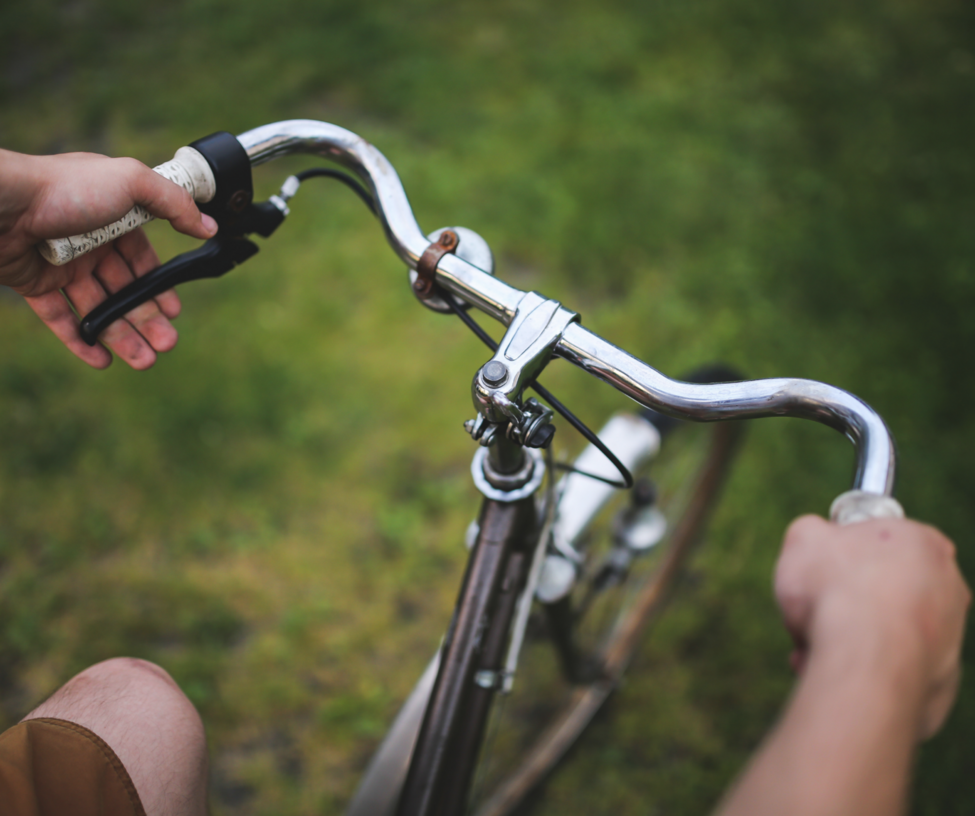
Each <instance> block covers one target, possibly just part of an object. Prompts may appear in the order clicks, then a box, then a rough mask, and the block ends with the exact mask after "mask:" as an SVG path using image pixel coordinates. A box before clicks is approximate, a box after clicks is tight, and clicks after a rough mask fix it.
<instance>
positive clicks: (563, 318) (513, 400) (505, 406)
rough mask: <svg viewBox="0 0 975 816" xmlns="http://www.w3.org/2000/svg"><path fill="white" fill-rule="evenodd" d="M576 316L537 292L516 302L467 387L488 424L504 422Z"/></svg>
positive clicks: (530, 293) (555, 301)
mask: <svg viewBox="0 0 975 816" xmlns="http://www.w3.org/2000/svg"><path fill="white" fill-rule="evenodd" d="M578 319H579V315H577V314H576V313H575V312H570V311H569V310H568V309H565V308H563V306H562V304H561V303H559V302H558V301H557V300H549V299H548V298H545V297H542V296H541V295H540V294H538V293H537V292H528V293H527V294H526V295H525V296H524V297H523V298H522V299H521V301H520V302H519V303H518V309H517V310H516V312H515V317H514V319H513V320H512V321H511V324H510V325H509V326H508V330H507V331H506V332H505V335H504V337H503V338H502V339H501V343H500V344H499V345H498V350H497V351H496V352H495V353H494V357H492V358H491V359H490V360H489V361H488V362H487V363H485V364H484V365H483V366H481V368H480V370H479V371H478V372H477V374H476V375H475V376H474V381H473V383H472V384H471V394H472V396H473V399H474V407H475V408H476V409H477V412H478V413H479V414H481V416H483V417H484V418H485V419H486V420H487V421H489V422H496V423H497V422H507V421H509V420H510V419H511V418H512V417H511V405H512V404H515V405H517V404H519V403H520V400H521V393H522V391H523V390H524V389H525V386H526V385H528V383H529V382H531V381H532V380H533V379H534V378H535V377H536V376H538V374H539V373H540V372H541V370H542V369H543V368H545V366H546V365H547V364H548V361H549V360H550V359H551V357H552V352H553V350H554V349H555V346H556V345H557V344H558V342H559V340H560V339H561V338H562V334H563V332H564V331H565V330H566V328H567V327H568V326H569V324H571V323H574V322H576V321H577V320H578Z"/></svg>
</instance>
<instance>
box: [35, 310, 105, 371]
mask: <svg viewBox="0 0 975 816" xmlns="http://www.w3.org/2000/svg"><path fill="white" fill-rule="evenodd" d="M24 299H25V300H26V301H27V304H28V305H29V306H30V307H31V309H33V310H34V313H35V314H36V315H37V316H38V317H39V318H40V319H41V320H42V321H43V322H44V325H45V326H47V327H48V328H49V329H50V330H51V331H52V332H54V336H55V337H57V338H58V340H60V341H61V342H62V343H64V345H65V346H67V348H68V351H70V352H71V353H72V354H74V355H75V357H78V358H79V359H81V360H84V362H86V363H88V365H90V366H92V367H93V368H99V369H101V368H108V367H109V366H110V365H111V364H112V355H111V354H110V353H109V351H108V350H107V349H106V348H105V347H104V346H101V345H97V344H96V345H94V346H89V345H88V344H87V343H86V342H85V341H84V340H82V339H81V332H80V331H79V329H78V318H77V316H76V315H75V313H74V312H73V311H72V309H71V306H70V305H69V304H68V301H67V300H65V297H64V295H62V294H61V293H60V292H48V293H47V294H44V295H39V296H38V297H27V298H24Z"/></svg>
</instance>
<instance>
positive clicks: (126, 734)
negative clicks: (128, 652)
mask: <svg viewBox="0 0 975 816" xmlns="http://www.w3.org/2000/svg"><path fill="white" fill-rule="evenodd" d="M39 717H56V718H57V719H61V720H69V721H71V722H74V723H77V724H78V725H82V726H84V727H85V728H87V729H88V730H89V731H92V732H94V733H95V734H97V735H98V736H99V737H101V738H102V739H103V740H105V742H107V743H108V744H109V745H110V746H111V747H112V750H113V751H115V753H116V754H117V755H118V758H119V759H120V760H122V764H123V765H125V768H126V770H127V771H128V772H129V776H131V777H132V782H133V784H134V785H135V788H136V790H137V791H138V792H139V798H140V799H142V804H143V807H145V809H146V814H147V816H204V814H205V813H206V779H207V752H206V737H205V735H204V733H203V723H202V722H201V721H200V715H199V714H197V712H196V709H195V708H194V707H193V704H192V703H191V702H190V701H189V700H188V699H187V697H186V695H185V694H183V692H182V691H181V690H180V688H179V686H177V685H176V683H175V681H174V680H173V678H171V677H170V676H169V675H168V674H167V673H166V672H165V671H164V670H163V669H161V668H159V666H157V665H155V664H154V663H149V662H148V661H146V660H138V659H136V658H132V657H117V658H114V659H112V660H106V661H104V662H102V663H97V664H95V665H94V666H91V667H90V668H88V669H85V670H84V671H83V672H81V673H80V674H77V675H75V676H74V677H72V678H71V679H70V680H69V681H68V682H67V683H65V684H64V685H63V686H61V688H60V689H58V690H57V691H56V692H55V693H54V694H53V695H52V696H51V697H50V698H48V699H47V700H45V701H44V702H43V703H41V704H40V705H39V706H38V707H37V708H35V709H34V710H33V711H32V712H31V713H30V714H28V715H27V716H26V717H24V719H25V720H33V719H37V718H39Z"/></svg>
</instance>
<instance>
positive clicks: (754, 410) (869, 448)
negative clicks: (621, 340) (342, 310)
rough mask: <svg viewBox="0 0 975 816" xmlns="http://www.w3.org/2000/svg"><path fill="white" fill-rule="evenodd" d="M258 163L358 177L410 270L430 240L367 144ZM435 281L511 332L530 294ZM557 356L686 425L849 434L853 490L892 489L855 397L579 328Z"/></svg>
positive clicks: (340, 139)
mask: <svg viewBox="0 0 975 816" xmlns="http://www.w3.org/2000/svg"><path fill="white" fill-rule="evenodd" d="M237 138H238V140H239V141H240V143H241V144H242V145H243V147H244V149H245V150H246V151H247V154H248V155H249V156H250V159H251V164H253V165H257V164H263V163H264V162H266V161H270V160H272V159H276V158H279V157H281V156H286V155H291V154H294V153H311V154H314V155H317V156H322V157H323V158H326V159H330V160H332V161H335V162H337V163H338V164H341V165H343V166H344V167H346V168H348V169H349V170H351V171H352V172H353V173H355V174H356V175H357V176H358V177H359V178H360V179H361V180H362V181H363V183H365V184H366V185H367V186H368V187H369V188H370V189H371V191H372V193H373V196H374V197H375V200H376V208H377V211H378V215H379V219H380V221H381V222H382V225H383V230H384V231H385V233H386V239H387V240H388V241H389V244H390V245H391V246H392V248H393V250H394V251H395V252H396V254H397V255H398V256H399V257H400V258H401V259H402V260H403V261H404V262H405V263H406V264H407V265H408V266H410V267H411V268H413V269H415V268H416V264H417V261H418V260H419V258H420V256H421V255H422V254H423V251H424V250H425V249H426V248H427V246H428V244H429V241H428V239H427V237H426V235H425V234H424V232H423V231H422V230H421V229H420V226H419V225H418V224H417V222H416V218H415V217H414V215H413V210H412V208H411V207H410V202H409V199H408V198H407V197H406V192H405V191H404V189H403V185H402V183H401V182H400V180H399V176H398V175H397V174H396V171H395V170H394V169H393V166H392V165H391V164H390V163H389V161H388V160H387V159H386V157H385V156H383V154H382V153H380V152H379V151H378V150H377V149H376V148H375V147H373V146H372V145H371V144H370V143H369V142H367V141H366V140H365V139H363V138H362V137H361V136H358V135H356V134H355V133H352V132H351V131H348V130H345V129H344V128H341V127H338V126H336V125H331V124H327V123H325V122H316V121H313V120H308V119H295V120H290V121H285V122H276V123H273V124H269V125H263V126H262V127H259V128H255V129H254V130H249V131H247V132H246V133H243V134H241V135H240V136H238V137H237ZM437 282H438V283H439V284H441V285H442V286H444V287H445V288H446V289H447V290H449V291H450V292H452V293H453V294H455V295H457V296H458V297H460V298H462V299H463V300H465V301H467V302H468V303H470V304H472V305H474V306H476V307H477V308H479V309H481V310H482V311H483V312H485V313H487V314H488V315H490V316H491V317H493V318H495V319H496V320H499V321H500V322H502V323H504V324H505V325H508V324H510V323H511V321H512V319H513V318H514V315H515V312H516V311H517V308H518V304H519V302H520V301H521V299H522V298H523V297H524V296H525V292H523V291H521V290H520V289H517V288H515V287H513V286H510V285H509V284H507V283H505V282H504V281H501V280H499V279H498V278H495V277H494V276H493V275H490V274H488V273H486V272H484V271H482V270H480V269H478V268H477V267H475V266H473V265H471V264H469V263H467V262H466V261H464V260H462V259H461V258H459V257H457V256H456V255H453V254H447V255H444V256H443V258H442V259H441V260H440V263H439V264H438V266H437ZM555 354H556V355H557V356H559V357H563V358H564V359H566V360H569V361H570V362H572V363H574V364H575V365H578V366H580V367H581V368H583V369H585V370H586V371H588V372H589V373H591V374H593V375H594V376H596V377H598V378H599V379H601V380H604V381H605V382H608V383H609V384H610V385H612V386H614V387H615V388H617V389H619V390H620V391H622V392H623V393H624V394H626V395H627V396H629V397H631V398H633V399H634V400H636V401H637V402H638V403H640V404H641V405H644V406H646V407H648V408H653V409H654V410H657V411H660V412H661V413H664V414H669V415H670V416H674V417H678V418H680V419H687V420H693V421H697V422H712V421H716V420H725V419H752V418H758V417H769V416H793V417H802V418H804V419H812V420H814V421H816V422H820V423H822V424H824V425H828V426H829V427H831V428H834V429H836V430H838V431H840V432H841V433H843V434H844V435H845V436H846V437H847V438H848V439H850V441H852V442H853V445H854V447H855V449H856V471H855V474H854V479H853V487H854V488H855V489H857V490H864V491H867V492H869V493H877V494H881V495H890V494H891V492H892V491H893V486H894V473H895V462H896V455H895V450H894V440H893V438H892V436H891V434H890V431H889V430H888V429H887V426H886V425H885V424H884V421H883V419H881V418H880V415H879V414H877V412H876V411H874V410H873V409H872V408H871V407H870V406H869V405H867V404H866V403H865V402H864V401H863V400H861V399H859V398H858V397H855V396H853V395H852V394H850V393H849V392H847V391H843V390H842V389H840V388H836V387H834V386H831V385H826V384H824V383H820V382H815V381H813V380H801V379H769V380H752V381H748V382H739V383H717V384H712V385H697V384H693V383H684V382H679V381H677V380H671V379H669V378H668V377H665V376H664V375H663V374H661V373H660V372H659V371H657V370H655V369H653V368H651V367H650V366H648V365H647V364H646V363H643V362H641V361H640V360H638V359H637V358H635V357H633V356H632V355H630V354H628V353H627V352H625V351H623V350H622V349H619V348H617V347H616V346H614V345H613V344H612V343H609V342H607V341H606V340H603V339H602V338H600V337H598V336H597V335H595V334H594V333H592V332H591V331H589V330H588V329H585V328H583V327H582V326H580V325H579V324H571V325H570V326H569V327H568V328H567V329H566V330H565V332H564V334H563V336H562V339H561V340H560V341H559V344H558V346H557V347H556V349H555Z"/></svg>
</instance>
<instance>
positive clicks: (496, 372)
mask: <svg viewBox="0 0 975 816" xmlns="http://www.w3.org/2000/svg"><path fill="white" fill-rule="evenodd" d="M481 377H482V378H483V379H484V382H486V383H487V384H488V385H492V386H498V385H503V384H504V381H505V380H507V379H508V369H507V368H506V367H505V364H504V363H502V362H500V361H499V360H491V362H490V363H487V364H486V365H485V366H484V368H482V369H481Z"/></svg>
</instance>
